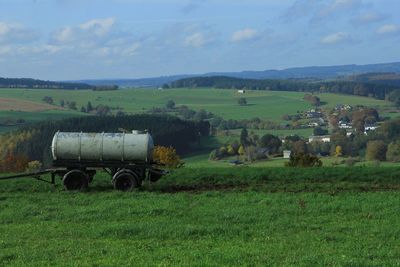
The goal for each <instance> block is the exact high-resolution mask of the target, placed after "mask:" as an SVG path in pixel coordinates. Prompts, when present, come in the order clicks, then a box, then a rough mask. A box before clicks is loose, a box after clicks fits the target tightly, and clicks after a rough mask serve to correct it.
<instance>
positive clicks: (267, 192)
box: [0, 168, 400, 266]
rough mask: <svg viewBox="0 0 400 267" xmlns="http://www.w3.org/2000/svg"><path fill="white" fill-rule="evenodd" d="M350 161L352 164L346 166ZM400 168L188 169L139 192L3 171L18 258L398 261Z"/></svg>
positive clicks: (5, 230)
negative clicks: (80, 188) (76, 187)
mask: <svg viewBox="0 0 400 267" xmlns="http://www.w3.org/2000/svg"><path fill="white" fill-rule="evenodd" d="M340 169H342V168H340ZM398 175H400V173H399V170H398V169H390V170H388V169H386V168H385V169H384V170H377V169H376V168H375V169H358V168H357V169H348V172H342V171H340V170H338V169H326V168H323V169H319V170H318V169H310V170H301V171H299V170H288V169H275V171H274V170H269V169H265V168H264V169H249V168H242V169H236V170H227V169H219V170H218V169H216V170H206V169H197V170H193V169H182V170H179V171H176V172H175V173H173V174H171V175H170V176H167V177H165V178H163V179H162V180H160V181H159V182H157V183H156V184H153V185H145V186H144V187H143V188H141V189H140V190H138V191H136V192H132V193H119V192H115V191H113V190H112V189H111V185H110V181H109V180H108V179H107V178H106V177H105V176H103V175H100V176H99V177H96V179H95V181H94V184H93V186H92V187H91V189H90V190H89V192H85V193H74V192H64V191H63V190H62V189H61V188H60V187H59V186H58V187H57V188H55V189H54V188H52V187H51V186H49V185H47V184H43V183H39V182H36V181H31V180H19V181H0V193H1V194H0V211H1V212H0V221H1V222H2V223H1V224H0V262H1V264H2V265H7V266H20V265H31V266H43V265H53V266H54V265H57V266H60V265H61V266H70V265H75V266H104V265H107V266H111V265H112V266H116V265H123V266H127V265H136V266H138V265H139V266H149V265H150V266H154V265H161V266H165V265H166V266H171V265H172V266H177V265H178V266H188V265H191V266H192V265H193V266H204V265H212V266H221V265H227V266H232V265H263V266H265V265H270V266H271V265H273V266H276V265H279V266H315V265H320V266H321V265H324V266H326V265H328V266H342V265H346V266H366V265H368V266H398V259H399V258H400V254H399V253H400V245H399V244H400V240H399V238H400V228H399V227H398V225H399V224H400V219H399V218H400V217H399V216H398V212H399V208H400V206H399V203H400V201H399V200H400V195H399V190H400V187H399V183H400V181H399V179H398V177H399V176H398Z"/></svg>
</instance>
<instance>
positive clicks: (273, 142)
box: [259, 134, 282, 154]
mask: <svg viewBox="0 0 400 267" xmlns="http://www.w3.org/2000/svg"><path fill="white" fill-rule="evenodd" d="M281 145H282V141H281V140H280V139H279V137H277V136H274V135H272V134H265V135H263V136H262V137H261V139H260V141H259V146H260V147H264V148H268V150H269V152H270V154H274V153H277V152H278V151H279V148H280V147H281Z"/></svg>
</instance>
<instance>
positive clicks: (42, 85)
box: [0, 78, 118, 91]
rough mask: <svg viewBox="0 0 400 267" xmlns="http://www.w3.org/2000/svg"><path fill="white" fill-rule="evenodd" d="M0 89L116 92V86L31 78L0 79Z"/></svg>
mask: <svg viewBox="0 0 400 267" xmlns="http://www.w3.org/2000/svg"><path fill="white" fill-rule="evenodd" d="M0 88H27V89H63V90H86V89H90V90H94V91H110V90H118V86H117V85H97V86H94V85H89V84H86V83H79V82H54V81H44V80H37V79H31V78H0Z"/></svg>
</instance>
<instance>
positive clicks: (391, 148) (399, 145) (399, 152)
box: [386, 141, 400, 162]
mask: <svg viewBox="0 0 400 267" xmlns="http://www.w3.org/2000/svg"><path fill="white" fill-rule="evenodd" d="M386 159H387V160H389V161H392V162H399V161H400V141H396V142H391V143H390V144H389V145H388V148H387V152H386Z"/></svg>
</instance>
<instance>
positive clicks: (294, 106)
mask: <svg viewBox="0 0 400 267" xmlns="http://www.w3.org/2000/svg"><path fill="white" fill-rule="evenodd" d="M45 96H51V97H52V98H53V100H54V103H55V104H56V105H59V102H60V100H62V99H63V100H65V101H75V102H76V103H77V107H78V110H80V107H82V106H86V104H87V102H88V101H90V102H91V103H92V105H93V106H96V105H99V104H103V105H108V106H110V107H114V108H121V109H122V110H123V111H124V112H127V113H142V112H146V111H148V110H149V109H151V108H153V107H164V106H165V104H166V102H167V101H168V100H170V99H172V100H174V101H175V103H176V105H178V106H179V105H187V106H188V107H189V108H192V109H194V110H200V109H205V110H206V111H209V112H213V113H214V114H217V115H219V116H221V117H223V118H224V119H251V118H254V117H259V118H261V119H268V120H273V121H277V122H279V121H281V117H282V115H284V114H295V113H296V112H297V111H305V110H308V109H310V108H312V106H311V105H310V104H309V103H307V102H305V101H304V100H303V96H304V93H302V92H274V91H246V94H238V93H237V91H236V90H223V89H212V88H200V89H168V90H157V89H126V90H117V91H91V90H83V91H81V90H46V89H42V90H40V89H35V90H30V89H0V97H7V98H12V99H20V100H27V101H32V102H37V103H43V102H42V99H43V97H45ZM318 96H319V97H320V98H321V101H322V102H323V103H325V104H324V106H323V107H334V106H335V105H336V104H349V105H366V106H371V107H377V108H388V107H391V104H390V103H389V102H386V101H383V100H376V99H373V98H367V97H359V96H349V95H339V94H329V93H326V94H318ZM241 97H245V98H246V99H247V102H248V105H246V106H239V105H238V103H237V101H238V99H239V98H241ZM58 108H59V107H57V106H54V109H58Z"/></svg>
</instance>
